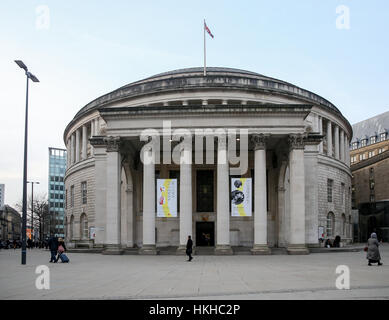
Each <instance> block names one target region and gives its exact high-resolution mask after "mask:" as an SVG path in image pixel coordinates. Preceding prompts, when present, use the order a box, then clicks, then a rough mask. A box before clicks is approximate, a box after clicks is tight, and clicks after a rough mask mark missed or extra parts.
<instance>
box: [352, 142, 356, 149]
mask: <svg viewBox="0 0 389 320" xmlns="http://www.w3.org/2000/svg"><path fill="white" fill-rule="evenodd" d="M351 148H352V150H355V149H358V142H353V143H352V145H351Z"/></svg>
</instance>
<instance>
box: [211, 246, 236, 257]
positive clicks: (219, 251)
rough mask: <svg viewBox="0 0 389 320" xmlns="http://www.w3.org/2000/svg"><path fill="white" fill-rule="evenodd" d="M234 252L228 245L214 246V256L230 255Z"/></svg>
mask: <svg viewBox="0 0 389 320" xmlns="http://www.w3.org/2000/svg"><path fill="white" fill-rule="evenodd" d="M233 254H234V252H233V251H232V248H231V246H230V245H217V246H216V248H215V255H216V256H230V255H233Z"/></svg>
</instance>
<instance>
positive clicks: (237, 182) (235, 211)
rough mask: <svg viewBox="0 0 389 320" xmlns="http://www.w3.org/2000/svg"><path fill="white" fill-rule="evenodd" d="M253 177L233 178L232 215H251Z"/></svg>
mask: <svg viewBox="0 0 389 320" xmlns="http://www.w3.org/2000/svg"><path fill="white" fill-rule="evenodd" d="M251 183H252V179H251V178H231V215H232V216H233V217H251V216H252V205H251V192H252V184H251Z"/></svg>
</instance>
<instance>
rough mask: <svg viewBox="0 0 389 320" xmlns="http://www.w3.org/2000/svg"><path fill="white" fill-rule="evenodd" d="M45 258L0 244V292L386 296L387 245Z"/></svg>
mask: <svg viewBox="0 0 389 320" xmlns="http://www.w3.org/2000/svg"><path fill="white" fill-rule="evenodd" d="M68 255H69V258H70V260H71V261H70V263H69V264H62V263H60V262H59V263H57V264H53V263H49V259H50V253H49V251H46V250H40V249H34V250H32V251H28V253H27V265H25V266H22V265H21V264H20V259H21V258H20V256H21V253H20V250H16V251H14V250H1V251H0V270H1V272H0V299H321V300H322V299H389V259H386V258H387V257H389V245H387V244H384V245H383V246H382V247H381V256H382V259H383V260H382V261H383V263H384V265H383V266H381V267H378V266H377V265H374V266H371V267H369V266H368V265H367V260H366V259H365V253H364V252H338V253H316V254H310V255H307V256H288V255H272V256H195V257H194V260H193V261H192V262H187V261H186V257H184V256H168V255H166V256H164V255H162V256H135V255H122V256H106V255H101V254H92V253H89V254H88V253H69V254H68ZM38 265H47V266H48V267H49V269H50V289H49V290H45V289H43V290H38V289H37V288H36V286H35V281H36V279H37V277H38V276H39V275H38V274H36V273H35V270H36V267H37V266H38ZM339 265H346V266H348V267H349V268H350V285H351V288H350V290H338V289H337V288H336V285H335V281H336V278H337V277H338V276H339V275H338V274H336V272H335V270H336V267H337V266H339Z"/></svg>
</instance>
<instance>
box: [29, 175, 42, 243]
mask: <svg viewBox="0 0 389 320" xmlns="http://www.w3.org/2000/svg"><path fill="white" fill-rule="evenodd" d="M27 183H31V234H32V240H34V183H35V184H39V182H34V181H27Z"/></svg>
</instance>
